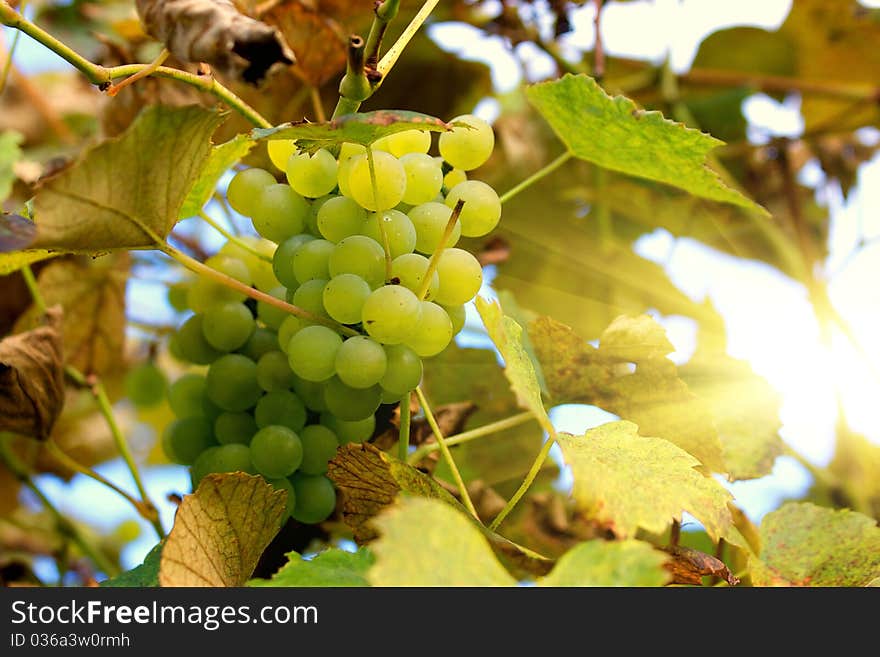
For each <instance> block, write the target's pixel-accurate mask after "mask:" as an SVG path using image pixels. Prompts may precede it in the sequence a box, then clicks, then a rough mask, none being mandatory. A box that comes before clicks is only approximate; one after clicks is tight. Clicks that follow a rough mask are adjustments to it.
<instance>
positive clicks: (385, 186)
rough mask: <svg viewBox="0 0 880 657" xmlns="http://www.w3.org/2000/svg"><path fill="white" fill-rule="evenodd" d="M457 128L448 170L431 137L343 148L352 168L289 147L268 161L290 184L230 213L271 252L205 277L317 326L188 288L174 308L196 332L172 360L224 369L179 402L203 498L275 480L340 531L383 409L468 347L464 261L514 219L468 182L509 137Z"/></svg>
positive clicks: (254, 246) (309, 517) (255, 179)
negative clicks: (475, 244)
mask: <svg viewBox="0 0 880 657" xmlns="http://www.w3.org/2000/svg"><path fill="white" fill-rule="evenodd" d="M454 121H458V122H460V123H459V124H458V125H459V127H456V128H454V129H453V130H451V131H449V132H445V133H442V134H441V135H440V137H439V140H438V142H439V144H438V146H439V152H440V156H439V157H434V156H431V155H429V154H428V152H429V150H430V148H431V142H432V138H431V133H429V132H423V131H419V130H408V131H404V132H399V133H395V134H393V135H390V136H388V137H384V138H382V139H379V140H378V141H376V142H374V143H373V144H372V145H371V148H370V150H369V151H367V149H366V148H365V147H363V146H360V145H357V144H349V143H346V144H343V145H342V147H341V149H340V153H339V156H338V158H337V157H334V156H333V155H332V154H331V153H330V152H329V151H327V150H318V151H317V152H315V153H313V154H308V153H305V152H299V151H297V150H296V147H295V146H294V144H293V142H290V141H285V140H274V141H270V142H269V145H268V150H269V156H270V159H271V160H272V162H273V164H275V165H276V166H277V167H278V168H279V169H281V170H283V171H284V172H285V173H286V176H287V181H288V182H287V183H278V182H276V179H275V176H274V175H273V174H272V173H270V172H268V171H265V170H263V169H257V168H251V169H246V170H244V171H241V172H239V173H237V174H236V175H235V177H234V178H233V179H232V181H231V182H230V184H229V187H228V190H227V199H228V201H229V204H230V205H231V206H232V208H233V209H235V210H236V211H237V212H239V213H240V214H242V215H245V216H247V217H250V218H251V220H252V222H253V226H254V228H255V229H256V231H257V233H258V234H259V235H260V236H261V237H260V238H257V237H254V238H243V239H244V242H243V244H244V246H243V244H242V243H241V242H239V243H234V242H228V243H227V244H226V245H225V246H224V247H223V248H221V249H220V251H219V253H218V254H217V255H215V256H213V257H211V258H209V259H208V261H207V262H206V264H207V265H208V266H210V267H212V268H213V269H216V270H218V271H220V272H222V273H224V274H226V275H227V276H230V277H232V278H234V279H236V280H238V281H240V282H242V283H244V284H245V285H248V286H253V287H255V288H256V289H258V290H260V291H262V292H264V293H266V294H269V295H271V296H274V297H276V298H278V299H281V300H285V301H287V302H288V303H290V304H293V305H294V306H297V307H298V308H300V309H302V310H304V311H306V312H307V314H305V315H304V316H301V315H295V314H289V313H287V312H285V311H284V310H283V309H281V308H278V307H277V306H274V305H271V304H269V303H266V302H264V301H260V302H257V303H256V304H254V303H253V302H251V301H250V300H248V299H247V298H246V297H245V295H244V294H241V293H240V292H238V291H236V290H233V289H230V288H229V287H226V286H223V285H221V284H220V283H218V282H215V281H213V280H211V279H199V280H196V281H194V282H192V283H189V284H185V285H177V286H174V287H172V288H171V291H170V294H169V298H170V301H171V303H172V305H174V306H175V307H176V308H178V309H180V310H184V309H189V310H192V311H194V313H195V314H193V315H192V316H190V317H189V318H188V319H187V320H186V321H185V322H184V323H183V325H182V326H181V327H180V329H179V331H178V332H177V333H175V334H174V335H173V337H172V339H171V343H170V349H171V351H172V353H173V354H174V355H175V356H176V357H178V358H179V359H181V360H183V361H186V362H189V363H194V364H196V365H207V366H208V369H207V373H206V374H204V375H201V374H195V373H190V374H186V375H184V376H183V377H181V378H180V379H178V380H177V381H175V382H174V383H173V384H171V386H170V387H169V389H168V397H169V401H170V404H171V408H172V409H173V411H174V412H175V414H176V416H177V419H176V420H175V421H174V422H173V423H172V424H171V425H170V426H169V427H168V428H167V430H166V432H165V435H164V440H163V445H164V448H165V451H166V452H167V454H168V456H169V457H170V458H171V459H173V460H174V461H176V462H178V463H181V464H185V465H190V466H191V474H192V480H193V485H194V486H195V485H197V484H198V482H199V480H200V479H201V478H202V477H204V476H205V475H206V474H208V473H211V472H229V471H236V470H240V471H244V472H249V473H259V474H261V475H263V476H264V477H265V478H266V479H267V480H268V481H269V482H270V483H272V484H273V485H275V486H278V487H280V488H284V489H285V490H287V492H288V501H289V512H290V514H291V515H292V516H293V517H294V518H295V519H297V520H299V521H301V522H305V523H315V522H320V521H321V520H324V519H325V518H326V517H328V516H329V515H330V514H331V513H332V511H333V508H334V506H335V492H334V488H333V485H332V484H331V482H330V480H329V479H327V477H326V476H325V473H326V471H327V464H328V461H329V460H330V459H332V458H333V456H334V454H335V452H336V448H337V446H338V445H340V444H345V443H348V442H355V443H359V442H363V441H365V440H367V439H369V438H370V437H371V436H372V434H373V431H374V428H375V415H374V414H375V412H376V411H377V409H378V408H379V406H380V404H382V403H389V404H390V403H397V402H398V401H400V400H401V399H402V398H403V397H404V396H405V395H406V394H407V393H408V392H409V391H411V390H413V389H414V388H415V387H416V386H417V385H418V384H419V382H420V380H421V377H422V358H427V357H430V356H434V355H436V354H439V353H440V352H441V351H443V350H444V349H445V348H446V346H447V345H448V344H449V342H450V341H451V340H452V338H453V336H454V335H455V334H456V333H458V332H459V331H460V330H461V329H462V326H463V325H464V318H465V311H464V304H465V303H467V302H469V301H470V300H472V299H473V298H474V296H475V295H476V294H477V291H478V290H479V289H480V285H481V283H482V271H481V267H480V263H479V262H478V261H477V259H476V258H474V256H473V255H471V254H470V253H469V252H467V251H465V250H463V249H459V248H455V244H456V242H457V241H458V240H459V238H460V237H461V236H462V235H464V236H467V237H479V236H482V235H485V234H487V233H488V232H490V231H491V230H492V229H493V228H495V226H496V225H497V224H498V221H499V219H500V216H501V203H500V201H499V199H498V196H497V194H496V193H495V191H494V190H493V189H492V188H491V187H490V186H489V185H487V184H485V183H483V182H480V181H477V180H468V179H467V173H466V172H467V171H469V170H472V169H475V168H477V167H479V166H480V165H482V164H483V163H484V162H485V161H486V160H487V159H488V157H489V155H490V154H491V152H492V148H493V146H494V135H493V133H492V128H491V127H490V126H489V125H488V124H487V123H485V122H484V121H482V120H480V119H478V118H476V117H474V116H471V115H466V116H462V117H458V118H456V119H454ZM463 124H464V125H463ZM459 201H463V205H461V208H460V214H459V216H458V220H457V221H456V222H454V223H453V222H451V218H452V216H453V209H454V208H455V207H456V205H457V204H458V203H459ZM245 247H248V248H245ZM428 277H429V279H428Z"/></svg>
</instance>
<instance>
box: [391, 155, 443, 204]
mask: <svg viewBox="0 0 880 657" xmlns="http://www.w3.org/2000/svg"><path fill="white" fill-rule="evenodd" d="M400 163H401V164H402V165H403V170H404V172H405V173H406V191H405V192H404V194H403V202H404V203H409V204H410V205H418V204H419V203H427V202H428V201H431V200H433V199H434V198H436V196H437V194H439V193H440V190H441V189H442V188H443V170H442V169H441V168H440V164H438V162H437V160H435V159H434V158H433V157H431V156H430V155H425V154H424V153H408V154H407V155H404V156H403V157H401V158H400Z"/></svg>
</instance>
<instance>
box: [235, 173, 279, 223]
mask: <svg viewBox="0 0 880 657" xmlns="http://www.w3.org/2000/svg"><path fill="white" fill-rule="evenodd" d="M274 184H275V176H273V175H272V174H271V173H269V172H268V171H266V170H265V169H245V170H244V171H239V172H238V173H237V174H235V176H234V177H233V178H232V180H230V181H229V187H227V188H226V200H228V201H229V205H231V206H232V209H233V210H235V211H236V212H238V213H239V214H243V215H244V216H246V217H249V216H251V212H252V211H253V208H254V205H255V204H256V201H257V198H258V197H259V195H260V191H262V189H263V188H264V187H267V186H269V185H274Z"/></svg>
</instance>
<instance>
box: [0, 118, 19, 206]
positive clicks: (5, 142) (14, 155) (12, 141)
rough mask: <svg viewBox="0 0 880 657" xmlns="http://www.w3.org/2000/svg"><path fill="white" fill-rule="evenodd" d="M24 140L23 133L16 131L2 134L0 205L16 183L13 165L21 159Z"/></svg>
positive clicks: (0, 141)
mask: <svg viewBox="0 0 880 657" xmlns="http://www.w3.org/2000/svg"><path fill="white" fill-rule="evenodd" d="M23 139H24V137H22V135H21V133H18V132H15V131H14V130H4V131H3V132H0V203H2V202H3V201H5V200H6V197H8V196H9V194H10V193H11V192H12V183H13V182H15V172H14V171H13V170H12V165H14V164H15V163H16V162H17V161H18V158H20V157H21V149H20V148H19V147H18V145H19V144H20V143H21V142H22V140H23Z"/></svg>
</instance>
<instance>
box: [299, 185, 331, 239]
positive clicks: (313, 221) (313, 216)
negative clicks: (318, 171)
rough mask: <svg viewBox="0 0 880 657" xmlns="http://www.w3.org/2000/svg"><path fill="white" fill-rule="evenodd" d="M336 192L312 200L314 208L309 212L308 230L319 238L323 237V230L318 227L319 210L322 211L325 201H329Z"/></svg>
mask: <svg viewBox="0 0 880 657" xmlns="http://www.w3.org/2000/svg"><path fill="white" fill-rule="evenodd" d="M334 196H337V195H336V194H325V195H324V196H321V197H319V198H316V199H313V200H312V209H311V211H310V212H309V216H308V217H307V218H306V232H307V233H308V234H309V235H312V236H314V237H317V238H318V239H322V236H321V231H320V229H319V228H318V212H320V210H321V208H322V207H324V203H326V202H327V201H329V200H330V199H331V198H333V197H334Z"/></svg>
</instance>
